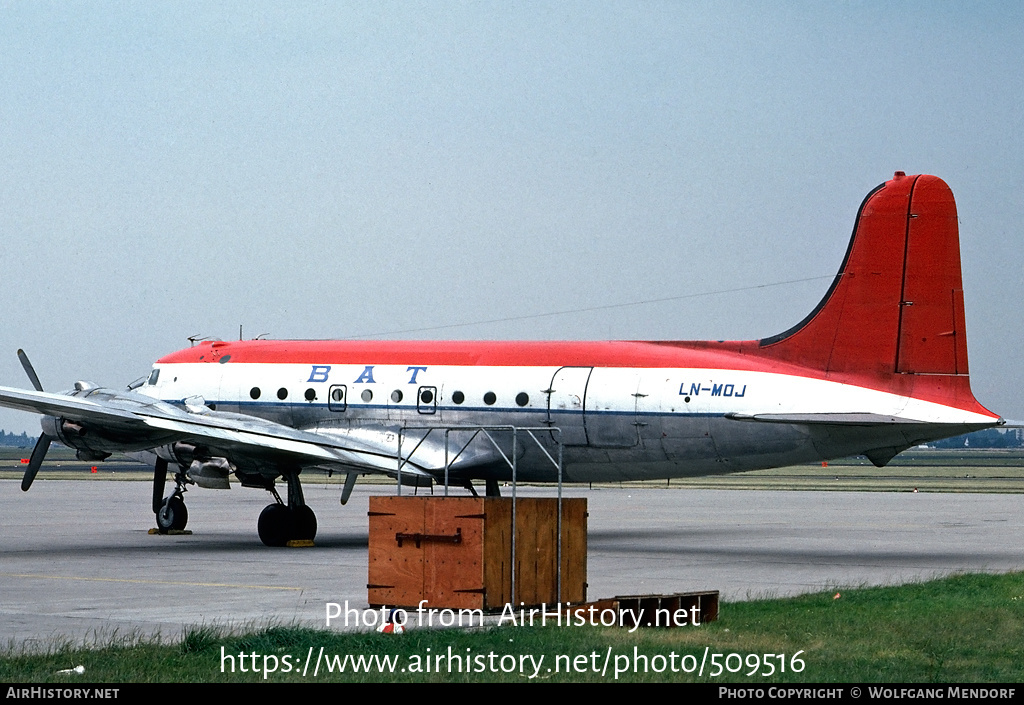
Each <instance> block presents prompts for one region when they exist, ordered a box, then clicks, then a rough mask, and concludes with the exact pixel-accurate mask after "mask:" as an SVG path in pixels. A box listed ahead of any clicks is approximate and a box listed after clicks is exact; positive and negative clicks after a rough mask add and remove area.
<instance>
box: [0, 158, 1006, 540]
mask: <svg viewBox="0 0 1024 705" xmlns="http://www.w3.org/2000/svg"><path fill="white" fill-rule="evenodd" d="M19 354H20V355H21V358H22V363H23V365H24V366H25V369H26V371H27V372H28V374H29V378H30V379H31V381H32V384H33V386H34V387H35V391H24V390H18V389H12V388H8V387H0V404H2V405H4V406H8V407H12V408H15V409H22V410H27V411H33V412H37V413H40V414H43V415H44V416H43V419H42V428H43V433H42V435H41V436H40V437H39V441H38V443H37V444H36V447H35V449H34V451H33V453H32V458H31V460H30V462H29V467H28V469H27V470H26V472H25V477H24V479H23V481H22V489H23V490H28V488H29V486H30V485H31V484H32V480H33V479H34V477H35V475H36V473H37V472H38V471H39V468H40V466H41V465H42V462H43V459H44V456H45V454H46V451H47V448H48V447H49V445H50V443H51V441H54V440H56V441H59V442H60V443H63V444H64V445H67V446H70V447H72V448H76V449H77V450H78V455H79V457H80V458H82V459H87V460H91V461H93V460H101V459H103V458H105V457H107V456H108V455H109V454H111V453H113V452H118V451H120V452H138V451H150V452H152V453H154V454H155V459H156V463H155V465H156V467H155V475H154V487H153V490H154V500H153V509H154V511H155V512H156V515H157V524H158V526H159V527H160V529H161V530H162V531H165V532H166V531H169V530H171V529H181V528H183V527H184V526H185V522H186V521H187V510H186V508H185V504H184V501H183V498H182V493H183V492H184V490H185V488H186V485H187V484H191V483H195V484H198V485H199V486H205V487H221V488H227V487H228V477H229V476H230V475H234V476H235V477H236V478H237V480H238V481H239V482H240V483H241V484H242V485H243V486H245V487H257V488H263V489H265V490H268V491H270V492H272V493H273V495H274V498H275V501H274V503H272V504H270V505H269V506H268V507H267V508H266V509H265V510H264V511H263V513H262V514H261V516H260V519H259V534H260V538H261V539H262V540H263V542H264V543H266V544H268V545H281V544H284V543H286V542H287V541H289V540H292V539H312V538H313V536H314V534H315V532H316V518H315V516H314V514H313V512H312V510H311V509H310V508H309V507H307V506H306V504H305V502H304V501H303V497H302V489H301V485H300V482H299V474H300V472H302V471H303V470H306V469H309V468H321V469H326V470H336V471H341V472H345V473H348V482H346V485H345V490H344V491H343V501H345V500H346V499H347V496H348V493H349V492H350V491H351V488H352V484H353V482H354V480H355V477H356V476H357V475H358V474H362V473H383V474H385V475H391V476H396V475H397V473H398V466H399V464H401V463H400V458H401V459H402V460H403V461H406V460H407V462H404V465H403V467H402V470H401V471H402V478H403V481H405V482H415V483H431V482H439V481H441V480H442V479H443V477H444V472H445V466H446V465H450V467H449V477H450V480H451V482H452V483H455V484H465V485H467V486H469V487H470V489H472V485H471V484H470V482H471V481H472V480H484V481H486V482H487V487H488V490H489V492H491V493H493V492H494V491H496V488H497V481H499V480H505V479H508V478H509V475H510V472H511V470H510V466H509V464H508V463H507V462H506V459H505V457H503V454H504V456H506V457H511V455H512V454H513V453H514V454H515V457H516V462H517V475H518V479H520V480H526V481H539V482H544V481H554V480H555V476H556V467H555V466H554V465H552V463H551V461H550V458H549V457H548V455H547V454H546V453H545V451H547V453H550V454H551V456H552V457H557V456H556V453H555V451H556V450H557V445H558V443H561V444H562V446H563V447H562V451H563V458H564V477H565V479H566V480H567V481H576V482H585V481H603V480H635V479H654V478H672V477H683V476H692V475H704V474H716V473H727V472H736V471H742V470H751V469H756V468H769V467H776V466H784V465H791V464H794V463H804V462H808V461H820V460H828V459H831V458H837V457H843V456H849V455H855V454H865V455H866V456H867V457H868V458H869V459H870V460H871V461H872V462H873V463H875V464H876V465H878V466H882V465H885V464H886V463H887V462H888V461H889V460H890V459H892V458H893V457H894V456H895V455H896V454H897V453H899V452H900V451H902V450H904V449H906V448H909V447H910V446H913V445H917V444H920V443H924V442H927V441H931V440H935V439H939V438H943V437H946V436H953V435H958V434H961V433H965V432H969V431H974V430H978V429H982V428H987V427H991V426H996V425H999V424H1002V423H1003V420H1002V419H1001V418H1000V417H999V416H997V415H995V414H993V413H992V412H990V411H988V410H987V409H985V408H984V407H983V406H981V404H979V403H978V402H977V401H976V400H975V398H974V395H973V394H972V392H971V388H970V381H969V377H968V372H967V338H966V333H965V324H964V299H963V289H962V283H961V274H960V250H959V234H958V228H957V214H956V205H955V203H954V200H953V194H952V193H951V191H950V189H949V187H948V186H947V185H946V184H945V183H944V182H943V181H942V180H941V179H938V178H936V177H934V176H906V175H904V174H903V173H902V172H896V174H895V175H894V177H893V178H892V179H891V180H890V181H887V182H886V183H884V184H882V185H881V186H878V187H877V188H876V189H875V190H873V191H872V192H871V193H870V194H868V196H867V198H865V200H864V202H863V204H861V207H860V211H859V212H858V214H857V219H856V223H855V225H854V230H853V237H852V238H851V240H850V245H849V249H848V250H847V253H846V257H845V259H844V261H843V264H842V266H841V267H840V269H839V273H838V274H837V275H836V277H835V279H834V281H833V282H832V285H831V287H830V288H829V290H828V292H827V293H826V294H825V297H824V298H823V299H822V301H821V302H820V303H819V304H818V306H817V307H816V308H815V309H814V310H813V311H812V312H811V313H810V314H809V315H808V316H807V317H806V318H805V319H804V320H803V321H801V322H800V323H799V324H797V325H796V326H794V327H793V328H791V329H790V330H788V331H786V332H784V333H781V334H779V335H775V336H772V337H770V338H764V339H762V340H752V341H738V342H737V341H725V342H722V341H719V342H679V341H653V342H630V341H622V342H461V341H456V342H365V341H362V342H351V341H349V342H331V341H271V340H250V341H239V342H206V343H202V344H199V345H195V346H193V347H191V348H188V349H185V350H181V351H179V352H176V353H172V354H170V355H168V356H166V357H164V358H162V359H160V360H158V361H157V362H156V363H155V364H154V365H153V369H152V373H151V374H150V375H149V377H148V380H147V381H146V382H145V383H142V384H140V385H133V386H132V387H133V388H130V389H129V391H116V390H113V389H104V388H100V387H97V386H95V385H93V384H89V383H85V382H79V383H77V384H76V385H75V389H74V390H72V391H70V392H67V393H64V394H50V393H47V392H44V391H42V386H41V385H40V384H39V380H38V378H37V377H36V375H35V372H34V371H33V370H32V366H31V364H30V363H29V362H28V358H27V357H25V356H24V353H21V352H20V351H19ZM471 426H486V427H499V426H500V427H513V426H514V427H519V428H524V427H544V428H549V429H551V430H550V432H547V431H545V432H541V433H535V437H536V438H537V440H538V441H539V442H538V443H532V442H531V443H527V442H524V441H523V438H524V435H523V434H520V435H519V436H517V437H516V438H517V439H518V440H517V441H516V442H515V447H514V448H513V447H512V444H513V442H514V439H513V435H512V432H511V431H508V430H506V431H502V430H500V429H498V430H493V431H491V433H492V436H493V437H494V438H495V439H496V443H490V444H488V443H476V444H473V443H469V445H468V446H467V447H466V448H465V449H464V450H463V451H462V452H461V453H460V454H457V457H455V459H454V460H453V461H452V456H451V455H448V456H446V452H445V438H444V434H443V433H436V434H430V435H427V431H426V430H425V429H427V428H436V429H444V428H451V427H471ZM400 430H401V433H400ZM471 433H472V431H468V430H454V431H450V432H449V439H448V440H449V443H450V444H451V446H452V447H454V448H459V447H461V444H464V443H468V441H469V438H470V436H471ZM400 435H402V436H403V437H404V445H402V446H401V447H402V448H403V450H401V451H400V450H399V442H398V441H399V436H400ZM424 436H426V437H425V438H424ZM417 441H422V442H421V443H419V445H418V446H417ZM502 443H504V444H505V447H504V448H502V447H501V444H502ZM414 447H415V452H414V453H413V452H410V451H411V450H412V449H413V448H414ZM400 453H401V455H400ZM151 457H152V456H151ZM446 457H447V458H448V461H449V462H446ZM170 464H173V465H174V466H175V467H176V468H177V470H176V472H175V475H174V479H175V489H174V490H173V492H171V493H170V495H169V496H167V497H166V498H164V497H163V493H164V483H165V479H166V473H167V470H168V467H169V465H170ZM277 478H283V479H284V480H285V484H286V486H287V488H288V493H287V498H288V501H287V503H285V502H283V501H282V500H281V498H280V497H279V496H278V494H277V491H276V490H275V482H276V480H277Z"/></svg>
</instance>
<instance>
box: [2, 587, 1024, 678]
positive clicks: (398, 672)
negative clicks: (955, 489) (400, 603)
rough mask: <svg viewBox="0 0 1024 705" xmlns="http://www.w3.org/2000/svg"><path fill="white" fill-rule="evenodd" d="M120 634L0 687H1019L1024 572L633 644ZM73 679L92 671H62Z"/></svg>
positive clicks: (795, 605)
mask: <svg viewBox="0 0 1024 705" xmlns="http://www.w3.org/2000/svg"><path fill="white" fill-rule="evenodd" d="M122 637H123V638H122V639H121V640H119V639H117V635H113V636H112V637H111V638H110V641H111V642H113V644H112V645H107V646H103V645H99V646H98V647H94V648H82V647H76V646H75V645H72V644H59V643H56V644H54V645H52V646H51V648H50V650H49V651H48V652H47V653H43V654H19V653H18V652H17V649H14V650H13V651H12V650H10V649H8V651H7V652H6V653H5V654H3V655H2V656H0V681H3V682H33V683H44V682H46V683H66V684H71V683H74V682H75V681H79V682H89V683H136V682H260V681H269V682H353V681H355V682H452V681H454V682H526V681H530V680H534V681H552V682H612V681H619V682H623V681H625V682H635V681H647V682H655V681H657V682H711V683H718V682H733V683H745V684H749V685H766V684H773V683H795V682H818V683H872V682H874V683H927V682H942V683H959V684H965V683H1013V682H1018V683H1019V682H1021V681H1022V680H1024V573H1011V574H1005V575H960V576H955V577H951V578H947V579H943V580H936V581H932V582H925V583H918V584H910V585H902V586H896V587H876V588H862V589H855V590H843V591H842V592H841V593H833V592H831V591H829V592H826V593H819V594H812V595H803V596H800V597H795V598H789V599H782V600H762V601H754V602H736V603H725V604H723V605H722V608H721V618H720V620H719V621H717V622H714V623H711V624H707V625H703V626H688V627H680V628H676V629H645V630H638V631H637V632H635V633H633V634H630V633H628V631H627V630H625V629H618V628H604V627H589V626H585V627H564V626H563V627H561V628H559V627H552V626H548V627H543V628H541V627H527V626H504V627H496V628H489V629H476V630H456V629H449V630H430V629H421V630H412V631H409V632H407V633H405V634H401V635H387V634H378V633H372V632H371V633H336V632H328V631H313V630H306V629H298V628H292V627H288V626H276V627H270V628H263V629H259V630H257V631H255V632H254V633H251V634H246V635H226V634H223V633H221V632H219V631H218V630H217V629H215V628H211V627H196V628H193V629H192V631H191V632H189V633H188V634H187V635H186V637H185V639H184V640H183V641H182V642H180V643H175V644H160V643H158V642H156V641H153V640H149V641H139V640H133V639H132V637H131V635H122ZM119 641H122V642H123V641H126V642H127V644H119V643H118V642H119ZM321 649H322V650H323V651H322V653H323V654H325V655H327V656H328V657H329V658H330V659H331V660H330V661H324V660H322V659H321V658H320V654H321ZM309 654H312V655H313V657H314V658H316V659H318V660H320V666H319V669H318V671H317V674H316V676H315V677H314V676H313V672H314V667H313V666H312V665H311V666H310V667H309V668H308V670H306V672H305V673H303V663H304V661H305V659H306V658H307V655H309ZM716 655H717V656H716ZM286 656H290V657H291V658H290V659H288V660H287V661H286V659H285V657H286ZM226 657H230V658H226ZM346 657H350V658H348V659H346ZM453 657H458V658H453ZM478 657H479V658H478ZM541 657H543V658H541ZM360 658H361V659H362V660H361V661H360V660H359V659H360ZM428 658H429V659H430V666H429V671H428V670H427V668H428V667H427V665H426V664H427V659H428ZM438 658H440V659H441V660H440V661H438V660H437V659H438ZM243 663H244V666H245V672H242V666H243ZM285 663H288V664H289V667H288V668H287V669H286V668H285ZM328 663H330V664H332V665H331V666H330V667H328V666H327V664H328ZM701 664H703V666H701ZM78 666H81V667H83V669H84V670H83V672H82V673H81V674H75V673H71V674H61V673H59V672H60V671H62V670H66V669H74V668H76V667H78ZM342 666H344V671H342V670H341V668H342ZM232 667H233V668H234V671H233V672H232ZM271 667H273V670H271ZM701 667H702V668H703V674H701V672H700V669H701ZM549 669H550V670H549ZM254 670H255V672H254ZM264 670H267V671H268V672H267V673H266V674H265V673H264ZM285 670H287V671H288V672H284V671H285ZM467 670H468V671H470V672H467Z"/></svg>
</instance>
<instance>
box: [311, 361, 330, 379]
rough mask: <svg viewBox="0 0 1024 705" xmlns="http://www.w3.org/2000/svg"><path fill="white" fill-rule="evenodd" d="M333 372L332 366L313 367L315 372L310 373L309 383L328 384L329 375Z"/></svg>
mask: <svg viewBox="0 0 1024 705" xmlns="http://www.w3.org/2000/svg"><path fill="white" fill-rule="evenodd" d="M330 371H331V366H330V365H313V370H312V371H311V372H310V373H309V379H307V380H306V381H307V382H326V381H327V375H328V374H329V373H330Z"/></svg>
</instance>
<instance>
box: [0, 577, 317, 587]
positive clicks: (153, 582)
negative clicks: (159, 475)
mask: <svg viewBox="0 0 1024 705" xmlns="http://www.w3.org/2000/svg"><path fill="white" fill-rule="evenodd" d="M0 578H32V579H38V580H77V581H82V582H92V583H135V584H141V585H184V586H188V587H214V588H247V589H250V590H299V591H301V590H304V589H305V588H301V587H288V586H285V585H240V584H238V583H193V582H184V581H180V580H144V579H141V578H84V577H81V576H77V575H45V574H42V573H0Z"/></svg>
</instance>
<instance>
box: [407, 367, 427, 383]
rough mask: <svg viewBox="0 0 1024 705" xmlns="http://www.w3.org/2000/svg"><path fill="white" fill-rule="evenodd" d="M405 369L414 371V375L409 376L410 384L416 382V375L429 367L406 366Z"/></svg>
mask: <svg viewBox="0 0 1024 705" xmlns="http://www.w3.org/2000/svg"><path fill="white" fill-rule="evenodd" d="M405 371H406V372H412V377H410V378H409V384H416V375H418V374H419V373H420V372H426V371H427V368H426V367H407V368H405Z"/></svg>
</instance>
